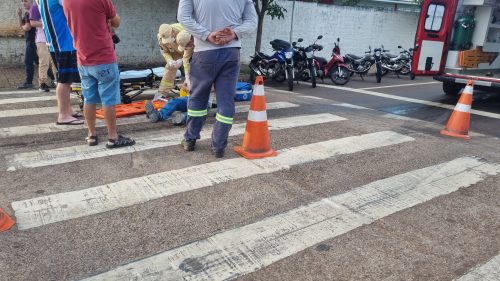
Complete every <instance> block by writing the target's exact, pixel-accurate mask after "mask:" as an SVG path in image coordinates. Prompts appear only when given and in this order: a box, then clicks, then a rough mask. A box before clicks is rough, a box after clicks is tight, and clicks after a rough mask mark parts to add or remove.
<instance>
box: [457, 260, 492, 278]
mask: <svg viewBox="0 0 500 281" xmlns="http://www.w3.org/2000/svg"><path fill="white" fill-rule="evenodd" d="M479 280H480V281H498V280H500V255H497V256H495V257H493V258H492V259H491V260H489V261H488V262H487V263H485V264H483V265H481V266H479V267H476V268H474V269H472V270H470V271H469V272H468V273H467V274H465V275H464V276H462V277H460V278H458V279H456V281H479Z"/></svg>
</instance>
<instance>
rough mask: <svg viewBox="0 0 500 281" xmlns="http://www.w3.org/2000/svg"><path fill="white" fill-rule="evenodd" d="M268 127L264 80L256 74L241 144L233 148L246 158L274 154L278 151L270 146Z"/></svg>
mask: <svg viewBox="0 0 500 281" xmlns="http://www.w3.org/2000/svg"><path fill="white" fill-rule="evenodd" d="M270 143H271V141H270V138H269V127H268V125H267V113H266V97H265V95H264V80H263V79H262V76H257V79H255V86H254V90H253V96H252V102H251V104H250V111H249V112H248V119H247V126H246V128H245V135H244V136H243V145H242V146H237V147H235V148H234V150H235V151H236V152H237V153H238V154H240V155H241V156H243V157H245V158H247V159H258V158H265V157H271V156H276V155H278V153H277V152H276V151H274V150H273V149H272V148H271V144H270Z"/></svg>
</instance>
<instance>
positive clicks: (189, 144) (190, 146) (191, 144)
mask: <svg viewBox="0 0 500 281" xmlns="http://www.w3.org/2000/svg"><path fill="white" fill-rule="evenodd" d="M181 145H182V147H183V148H184V150H185V151H193V150H194V148H195V146H196V140H186V139H183V140H182V141H181Z"/></svg>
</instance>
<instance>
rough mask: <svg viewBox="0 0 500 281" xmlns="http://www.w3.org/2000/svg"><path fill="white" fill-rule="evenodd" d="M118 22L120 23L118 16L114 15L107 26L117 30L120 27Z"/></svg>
mask: <svg viewBox="0 0 500 281" xmlns="http://www.w3.org/2000/svg"><path fill="white" fill-rule="evenodd" d="M120 22H121V19H120V16H119V15H118V14H116V15H115V16H114V17H113V18H111V19H110V20H109V24H110V25H111V27H113V28H118V27H119V26H120Z"/></svg>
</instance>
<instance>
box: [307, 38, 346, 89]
mask: <svg viewBox="0 0 500 281" xmlns="http://www.w3.org/2000/svg"><path fill="white" fill-rule="evenodd" d="M314 64H315V66H316V69H317V73H318V77H320V78H321V79H322V80H323V79H324V77H326V76H328V77H330V79H331V80H332V82H333V83H334V84H336V85H345V84H346V83H347V82H349V80H350V79H351V72H350V70H349V68H348V67H347V65H346V64H345V63H344V58H343V57H342V55H341V54H340V38H337V42H335V46H334V47H333V50H332V58H331V59H330V61H327V60H326V59H325V58H322V57H314Z"/></svg>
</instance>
